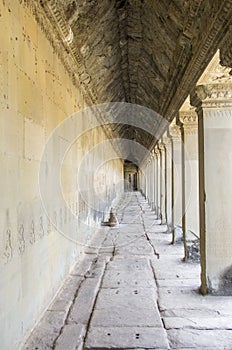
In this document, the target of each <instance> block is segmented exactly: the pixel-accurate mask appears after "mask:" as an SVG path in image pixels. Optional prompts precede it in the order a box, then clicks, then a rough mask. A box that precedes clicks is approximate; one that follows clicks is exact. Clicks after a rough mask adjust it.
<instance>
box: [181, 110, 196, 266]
mask: <svg viewBox="0 0 232 350" xmlns="http://www.w3.org/2000/svg"><path fill="white" fill-rule="evenodd" d="M179 120H180V121H181V123H182V144H183V147H184V149H183V154H182V155H183V157H182V164H183V172H184V173H182V175H183V179H182V180H183V181H182V183H183V186H184V188H183V190H182V206H183V219H184V220H182V229H183V238H184V250H185V252H184V260H185V261H187V260H188V259H190V260H194V261H197V260H199V236H200V235H199V180H198V172H199V169H198V120H197V114H196V112H195V111H194V110H191V109H190V110H187V111H180V112H179Z"/></svg>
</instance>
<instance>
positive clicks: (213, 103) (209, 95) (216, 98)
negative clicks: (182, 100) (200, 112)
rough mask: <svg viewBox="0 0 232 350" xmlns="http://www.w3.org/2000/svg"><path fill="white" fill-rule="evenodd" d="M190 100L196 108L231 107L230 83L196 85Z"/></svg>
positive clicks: (231, 91) (231, 90)
mask: <svg viewBox="0 0 232 350" xmlns="http://www.w3.org/2000/svg"><path fill="white" fill-rule="evenodd" d="M190 101H191V104H192V105H193V106H195V107H197V108H201V107H202V108H232V84H230V83H227V84H208V85H198V86H197V87H196V89H195V91H194V92H193V93H192V94H191V96H190Z"/></svg>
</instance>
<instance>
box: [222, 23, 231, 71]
mask: <svg viewBox="0 0 232 350" xmlns="http://www.w3.org/2000/svg"><path fill="white" fill-rule="evenodd" d="M220 64H221V65H222V66H225V67H229V68H232V24H231V25H230V28H229V30H228V31H227V34H226V36H225V39H224V40H223V42H222V45H220ZM230 74H232V70H231V71H230Z"/></svg>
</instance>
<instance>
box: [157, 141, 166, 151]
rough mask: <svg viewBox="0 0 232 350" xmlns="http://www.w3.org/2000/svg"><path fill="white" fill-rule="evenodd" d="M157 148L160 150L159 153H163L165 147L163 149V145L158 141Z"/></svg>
mask: <svg viewBox="0 0 232 350" xmlns="http://www.w3.org/2000/svg"><path fill="white" fill-rule="evenodd" d="M158 148H159V150H160V151H161V152H163V151H164V149H165V147H164V144H163V142H162V141H159V142H158Z"/></svg>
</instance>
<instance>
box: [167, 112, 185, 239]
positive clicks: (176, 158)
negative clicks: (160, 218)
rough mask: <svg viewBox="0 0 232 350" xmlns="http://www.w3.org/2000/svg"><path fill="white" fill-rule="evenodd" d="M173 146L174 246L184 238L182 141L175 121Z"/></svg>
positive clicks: (172, 127)
mask: <svg viewBox="0 0 232 350" xmlns="http://www.w3.org/2000/svg"><path fill="white" fill-rule="evenodd" d="M169 134H170V136H171V137H172V144H173V158H172V162H173V176H172V186H173V223H174V228H173V232H172V244H174V243H175V240H176V239H177V237H178V239H180V238H181V237H182V141H181V131H180V127H179V126H178V125H177V124H176V120H175V119H174V120H173V122H172V123H171V125H170V127H169Z"/></svg>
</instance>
